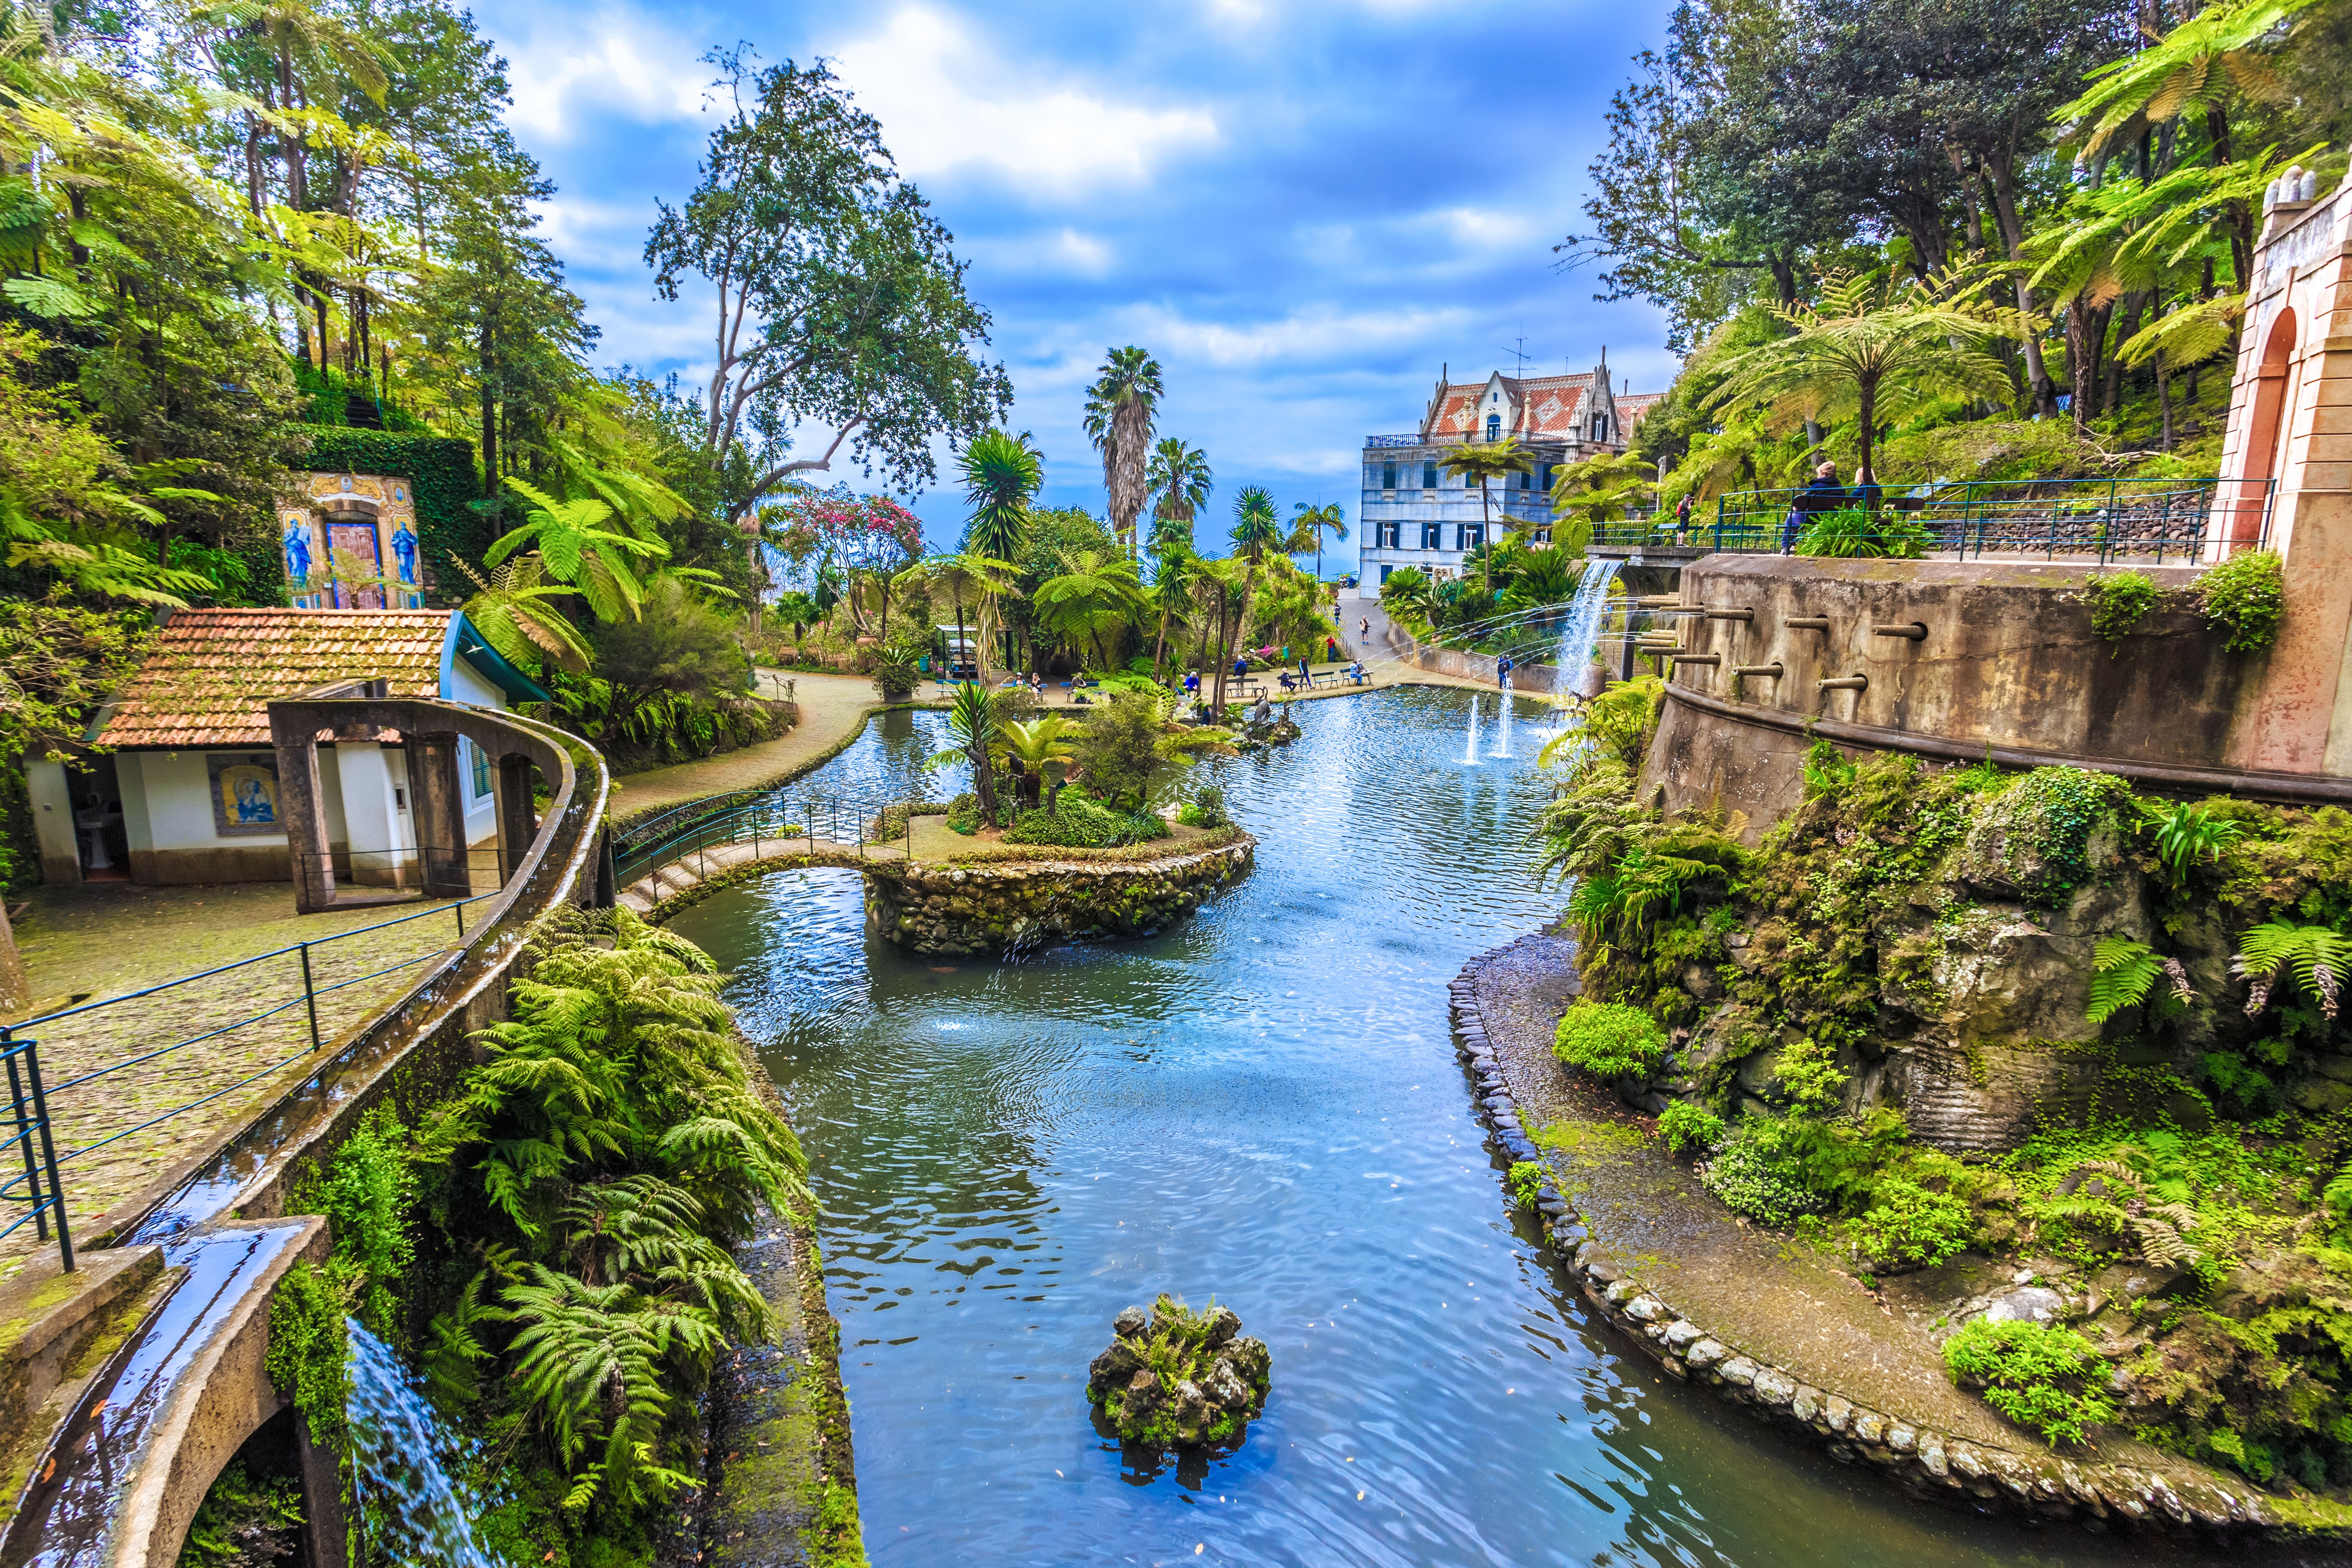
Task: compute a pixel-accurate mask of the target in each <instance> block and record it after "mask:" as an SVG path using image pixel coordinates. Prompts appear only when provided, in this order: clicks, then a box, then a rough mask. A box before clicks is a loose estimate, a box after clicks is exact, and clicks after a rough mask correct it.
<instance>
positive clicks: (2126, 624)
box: [2087, 572, 2164, 658]
mask: <svg viewBox="0 0 2352 1568" xmlns="http://www.w3.org/2000/svg"><path fill="white" fill-rule="evenodd" d="M2087 591H2088V593H2089V595H2090V598H2091V630H2092V631H2093V632H2095V633H2096V634H2097V635H2098V636H2099V637H2103V638H2105V640H2106V641H2107V642H2109V643H2110V644H2112V645H2114V646H2113V648H2112V650H2111V651H2110V653H2109V654H2108V657H2109V658H2121V657H2123V651H2124V638H2126V637H2129V636H2131V634H2132V633H2133V632H2135V631H2137V629H2138V628H2139V624H2140V622H2142V621H2144V620H2146V619H2147V613H2148V612H2149V611H2150V610H2152V609H2154V608H2156V606H2157V605H2158V603H2160V602H2161V601H2162V600H2163V598H2164V592H2163V590H2162V589H2160V588H2158V586H2157V585H2156V579H2155V578H2153V577H2151V576H2149V575H2148V574H2147V573H2145V572H2110V573H2108V574H2106V575H2105V576H2104V577H2094V578H2092V579H2091V580H2090V583H2089V584H2088V588H2087Z"/></svg>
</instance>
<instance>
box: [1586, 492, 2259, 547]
mask: <svg viewBox="0 0 2352 1568" xmlns="http://www.w3.org/2000/svg"><path fill="white" fill-rule="evenodd" d="M2276 499H2277V483H2276V481H2275V480H2270V481H2254V480H2237V479H2099V480H2090V481H2082V482H2073V481H2065V480H2039V479H1969V480H1963V481H1960V482H1957V483H1953V484H1947V485H1920V486H1917V487H1914V488H1910V489H1885V490H1882V491H1880V492H1879V495H1878V497H1877V505H1876V507H1875V508H1874V509H1872V510H1873V512H1874V515H1877V516H1884V517H1885V518H1886V519H1887V528H1886V531H1885V534H1883V535H1880V536H1879V537H1880V538H1881V539H1883V540H1891V539H1893V538H1894V537H1895V536H1896V535H1897V534H1898V533H1900V534H1906V535H1910V536H1912V537H1913V538H1915V539H1916V538H1918V535H1919V534H1920V533H1921V532H1922V531H1924V534H1925V537H1924V539H1919V541H1918V542H1919V547H1920V548H1921V549H1923V550H1924V551H1925V552H1927V553H1928V554H1930V555H1935V556H1939V557H1956V558H1958V559H1960V560H1969V559H1971V558H1975V557H1981V556H2026V557H2040V558H2042V559H2044V560H2053V559H2056V558H2058V557H2061V556H2067V557H2081V558H2087V559H2089V560H2093V561H2095V562H2097V563H2100V564H2103V565H2104V564H2105V563H2109V562H2113V561H2145V562H2147V563H2150V564H2154V565H2163V564H2165V563H2168V562H2171V563H2182V564H2188V563H2194V562H2198V561H2202V560H2208V559H2212V558H2215V557H2217V556H2221V555H2230V554H2234V553H2236V552H2239V551H2242V550H2260V549H2262V548H2263V547H2265V546H2266V545H2267V544H2268V543H2269V542H2270V530H2271V514H2272V510H2273V505H2274V503H2275V501H2276ZM1821 501H1822V498H1821V497H1820V496H1819V494H1818V492H1809V491H1805V490H1798V489H1765V490H1739V491H1735V492H1732V493H1730V494H1727V495H1725V496H1723V497H1721V498H1720V499H1718V500H1717V502H1716V510H1715V517H1714V519H1713V521H1706V522H1701V521H1693V522H1692V524H1691V525H1690V526H1688V527H1686V528H1678V527H1677V526H1676V525H1675V519H1674V518H1673V517H1672V516H1671V515H1667V514H1663V513H1662V514H1659V515H1657V516H1654V517H1648V518H1640V519H1635V520H1633V521H1623V522H1609V523H1602V524H1599V525H1597V526H1595V528H1594V529H1593V531H1592V544H1593V546H1594V547H1596V548H1599V549H1603V550H1644V549H1647V550H1671V549H1688V550H1706V551H1716V552H1734V553H1738V552H1748V553H1758V554H1761V553H1771V552H1785V551H1789V550H1790V549H1792V548H1793V547H1794V546H1795V544H1796V542H1797V540H1798V538H1799V536H1800V535H1801V532H1802V531H1803V528H1804V526H1805V524H1806V523H1807V522H1809V521H1811V516H1812V515H1813V512H1814V510H1843V509H1846V508H1852V507H1855V506H1858V505H1859V504H1860V503H1859V501H1858V500H1856V499H1855V498H1854V496H1853V492H1851V491H1841V492H1838V494H1837V495H1836V496H1835V497H1833V498H1832V499H1831V500H1830V501H1829V504H1827V505H1822V504H1820V503H1821ZM1865 537H1866V538H1867V537H1869V535H1867V534H1866V535H1865Z"/></svg>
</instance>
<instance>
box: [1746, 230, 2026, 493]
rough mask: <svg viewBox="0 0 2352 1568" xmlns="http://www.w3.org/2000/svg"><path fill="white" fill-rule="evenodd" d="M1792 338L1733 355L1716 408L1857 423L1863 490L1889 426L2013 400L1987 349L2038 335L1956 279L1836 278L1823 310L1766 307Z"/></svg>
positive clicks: (1770, 419)
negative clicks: (1958, 401)
mask: <svg viewBox="0 0 2352 1568" xmlns="http://www.w3.org/2000/svg"><path fill="white" fill-rule="evenodd" d="M1767 308H1768V309H1769V310H1770V311H1771V312H1772V314H1773V315H1774V316H1776V317H1778V318H1779V319H1780V322H1781V324H1782V325H1783V326H1786V327H1787V328H1788V329H1789V331H1790V336H1788V337H1785V338H1776V339H1774V340H1773V341H1772V342H1768V343H1763V344H1759V346H1757V347H1755V348H1752V349H1748V350H1747V351H1746V352H1744V353H1737V354H1734V355H1732V356H1731V357H1730V358H1729V359H1727V360H1726V361H1724V362H1723V363H1721V365H1720V366H1718V368H1719V369H1721V370H1722V371H1723V372H1724V373H1725V375H1724V380H1723V384H1721V385H1720V386H1718V387H1717V388H1716V390H1715V391H1714V392H1713V393H1712V394H1710V395H1708V397H1707V399H1706V406H1707V407H1708V408H1710V409H1722V408H1727V407H1730V406H1732V405H1744V404H1750V403H1759V404H1762V405H1765V419H1766V422H1767V423H1768V424H1769V425H1777V426H1780V427H1783V428H1785V427H1786V426H1790V425H1793V424H1795V423H1797V422H1798V421H1799V420H1800V419H1814V420H1822V419H1827V418H1832V417H1847V416H1850V417H1852V418H1853V421H1854V428H1855V433H1856V435H1857V436H1858V437H1859V439H1860V441H1861V445H1862V461H1861V464H1860V466H1859V467H1858V468H1856V470H1855V481H1856V482H1857V483H1858V484H1865V485H1866V484H1870V483H1873V482H1874V470H1873V468H1872V467H1871V455H1872V452H1873V450H1874V442H1875V440H1876V438H1877V435H1878V427H1879V426H1880V424H1881V423H1882V422H1886V421H1891V420H1894V419H1897V418H1900V417H1902V416H1904V415H1905V414H1906V413H1908V412H1910V411H1911V410H1912V409H1914V408H1916V407H1919V406H1921V405H1927V404H1931V403H1938V402H1942V401H1944V400H1946V399H1948V398H1952V397H1968V396H1991V395H2000V396H2007V395H2010V394H2011V391H2012V390H2013V389H2012V387H2011V384H2010V379H2009V370H2008V368H2007V367H2006V366H2005V365H2003V364H2002V363H2000V360H1999V359H1998V358H1997V357H1995V356H1994V355H1993V354H1992V353H1990V352H1989V351H1988V350H1987V349H1986V348H1985V347H1984V344H1985V343H1987V342H1990V341H1991V340H1992V339H1995V338H1999V337H2008V336H2016V335H2020V334H2022V333H2024V332H2028V331H2032V330H2034V328H2035V326H2036V325H2037V323H2036V322H2035V321H2033V319H2032V317H2030V316H2027V315H2025V314H2024V313H2023V312H2021V311H2019V310H2013V309H2011V308H2010V307H2008V306H2005V305H1994V304H1990V303H1988V302H1986V301H1985V300H1981V299H1975V298H1970V297H1969V295H1968V294H1967V293H1966V292H1964V291H1963V288H1962V286H1961V284H1960V283H1959V282H1958V280H1957V279H1954V277H1953V276H1952V275H1951V274H1949V273H1944V274H1939V275H1938V276H1937V277H1935V278H1930V279H1923V280H1918V281H1896V280H1895V279H1880V278H1876V277H1873V276H1870V275H1868V274H1858V273H1848V272H1832V273H1830V274H1828V275H1826V276H1825V277H1823V278H1822V299H1821V303H1820V305H1818V306H1814V305H1809V304H1806V303H1804V302H1802V301H1800V302H1798V303H1797V304H1794V305H1772V306H1769V307H1767Z"/></svg>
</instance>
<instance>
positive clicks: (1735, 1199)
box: [1698, 1116, 1829, 1226]
mask: <svg viewBox="0 0 2352 1568" xmlns="http://www.w3.org/2000/svg"><path fill="white" fill-rule="evenodd" d="M1782 1127H1783V1124H1782V1123H1780V1122H1778V1121H1773V1120H1772V1119H1770V1118H1769V1117H1758V1116H1744V1117H1741V1118H1740V1119H1739V1121H1738V1124H1737V1125H1736V1126H1735V1127H1734V1128H1733V1130H1732V1133H1731V1137H1730V1139H1729V1140H1728V1141H1727V1142H1725V1143H1724V1144H1723V1145H1722V1146H1721V1147H1720V1148H1718V1149H1717V1150H1716V1152H1715V1153H1714V1156H1713V1157H1712V1158H1711V1159H1709V1160H1708V1161H1707V1162H1706V1164H1704V1165H1702V1166H1700V1167H1699V1173H1698V1180H1699V1185H1701V1186H1703V1187H1705V1188H1706V1190H1707V1191H1708V1192H1710V1193H1712V1194H1715V1196H1716V1198H1717V1201H1718V1202H1720V1203H1721V1204H1722V1205H1723V1206H1724V1207H1726V1208H1727V1209H1729V1210H1730V1211H1731V1212H1732V1213H1734V1214H1739V1215H1747V1216H1748V1218H1749V1219H1752V1220H1756V1221H1758V1222H1759V1223H1761V1224H1764V1225H1769V1226H1790V1225H1793V1224H1795V1223H1796V1222H1797V1220H1798V1219H1799V1218H1801V1216H1803V1215H1810V1214H1820V1213H1821V1212H1822V1210H1823V1209H1825V1208H1827V1207H1828V1206H1829V1205H1827V1204H1826V1203H1825V1202H1824V1201H1823V1200H1822V1196H1821V1194H1818V1193H1815V1192H1813V1191H1811V1189H1810V1188H1808V1187H1807V1186H1806V1185H1805V1184H1804V1181H1803V1179H1802V1175H1801V1171H1800V1170H1799V1168H1798V1164H1797V1162H1795V1161H1794V1160H1792V1159H1790V1158H1789V1157H1788V1155H1789V1153H1790V1150H1789V1148H1788V1145H1787V1142H1786V1140H1785V1138H1784V1136H1783V1133H1782V1131H1781V1129H1782Z"/></svg>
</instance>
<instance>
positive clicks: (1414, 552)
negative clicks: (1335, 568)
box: [1357, 350, 1664, 587]
mask: <svg viewBox="0 0 2352 1568" xmlns="http://www.w3.org/2000/svg"><path fill="white" fill-rule="evenodd" d="M1662 396H1664V393H1657V392H1634V391H1633V390H1631V388H1630V385H1628V386H1614V385H1612V382H1611V379H1610V374H1609V356H1608V353H1607V352H1606V351H1605V350H1604V351H1603V352H1602V354H1601V363H1599V364H1597V365H1595V366H1594V367H1593V368H1592V369H1591V370H1589V371H1585V372H1582V373H1580V374H1572V375H1527V376H1513V375H1505V374H1503V373H1502V372H1500V371H1496V373H1495V374H1492V375H1489V376H1488V377H1486V380H1484V381H1454V380H1453V379H1452V378H1451V377H1450V376H1448V375H1446V374H1440V375H1439V377H1438V381H1437V389H1436V391H1435V392H1433V394H1432V395H1431V396H1430V399H1429V406H1428V407H1427V408H1426V409H1425V410H1423V414H1422V418H1421V428H1420V429H1418V430H1416V431H1412V432H1411V433H1409V434H1406V435H1400V436H1369V437H1365V439H1364V496H1363V502H1362V505H1361V507H1360V509H1359V512H1358V518H1359V521H1360V532H1359V533H1358V535H1357V537H1358V539H1359V541H1360V544H1359V550H1360V561H1361V565H1362V576H1361V578H1360V581H1361V582H1362V583H1363V584H1364V585H1365V586H1367V587H1373V586H1377V585H1378V584H1381V583H1382V582H1385V581H1387V579H1388V575H1389V574H1390V573H1391V572H1393V571H1395V570H1396V568H1398V567H1399V566H1418V567H1420V568H1421V569H1422V570H1423V571H1424V572H1426V573H1428V574H1430V575H1431V576H1433V577H1437V578H1445V577H1451V576H1453V575H1454V574H1456V573H1457V572H1459V571H1460V570H1461V566H1462V558H1463V556H1464V555H1465V554H1466V553H1468V552H1469V551H1470V550H1472V549H1473V548H1474V547H1475V546H1476V545H1477V543H1478V542H1479V541H1480V540H1481V539H1483V538H1484V537H1485V526H1486V523H1485V520H1486V515H1487V513H1488V511H1489V510H1491V512H1492V515H1493V519H1494V526H1495V531H1496V536H1497V537H1500V536H1501V535H1503V534H1505V533H1508V532H1513V531H1518V530H1522V529H1524V530H1527V531H1529V532H1530V533H1531V534H1532V535H1533V537H1534V540H1535V542H1537V543H1538V544H1549V543H1550V542H1551V494H1550V492H1551V480H1552V475H1553V473H1554V471H1555V470H1556V469H1559V468H1563V467H1565V466H1567V465H1568V464H1570V463H1578V462H1581V461H1583V460H1584V459H1586V458H1595V457H1602V456H1607V455H1609V454H1612V453H1617V452H1622V451H1623V450H1624V449H1625V443H1626V441H1627V439H1628V438H1629V437H1631V436H1632V435H1633V428H1634V426H1637V425H1639V424H1640V423H1641V421H1642V416H1643V415H1645V414H1647V413H1648V412H1649V411H1650V408H1651V406H1652V405H1654V404H1655V403H1656V402H1657V401H1658V399H1659V398H1660V397H1662ZM1505 437H1516V438H1517V439H1518V440H1519V441H1520V442H1522V443H1524V444H1525V445H1526V447H1527V448H1528V457H1529V458H1531V459H1532V460H1533V465H1534V466H1533V468H1532V470H1531V471H1530V472H1528V473H1525V474H1513V475H1511V476H1509V477H1508V478H1507V479H1500V480H1496V481H1495V482H1494V483H1493V484H1492V485H1491V486H1490V487H1489V489H1488V491H1487V494H1486V497H1485V498H1484V500H1482V499H1481V496H1480V493H1479V486H1478V485H1477V483H1476V482H1475V480H1474V481H1471V482H1468V483H1465V482H1464V481H1463V480H1462V479H1457V478H1455V477H1454V476H1453V475H1450V474H1448V473H1446V472H1445V471H1444V467H1443V464H1444V459H1445V456H1446V454H1447V452H1448V451H1449V450H1450V449H1451V448H1453V447H1459V446H1462V445H1463V444H1464V443H1465V442H1472V441H1499V440H1502V439H1503V438H1505Z"/></svg>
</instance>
